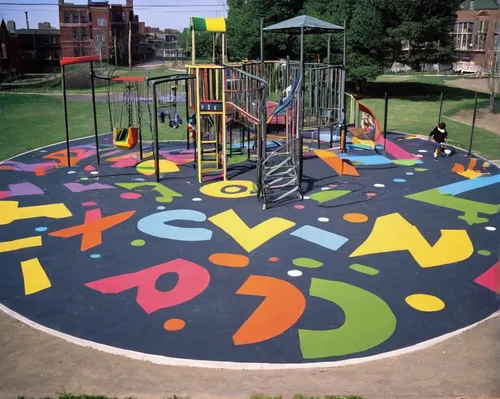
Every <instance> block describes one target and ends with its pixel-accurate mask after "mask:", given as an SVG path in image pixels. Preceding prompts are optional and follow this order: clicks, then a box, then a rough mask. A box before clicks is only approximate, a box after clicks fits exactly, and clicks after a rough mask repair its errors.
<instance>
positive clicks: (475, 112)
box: [467, 91, 478, 157]
mask: <svg viewBox="0 0 500 399" xmlns="http://www.w3.org/2000/svg"><path fill="white" fill-rule="evenodd" d="M477 97H478V96H477V91H476V94H475V96H474V113H473V114H472V126H471V130H470V142H469V151H468V152H467V156H468V157H472V141H473V140H474V128H475V127H476V114H477Z"/></svg>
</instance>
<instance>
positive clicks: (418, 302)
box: [405, 294, 444, 312]
mask: <svg viewBox="0 0 500 399" xmlns="http://www.w3.org/2000/svg"><path fill="white" fill-rule="evenodd" d="M405 301H406V303H407V304H408V305H410V306H411V307H412V308H413V309H416V310H420V311H421V312H438V311H440V310H442V309H444V302H443V301H442V300H441V299H439V298H438V297H436V296H434V295H427V294H413V295H409V296H407V297H406V298H405Z"/></svg>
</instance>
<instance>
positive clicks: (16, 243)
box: [0, 236, 42, 253]
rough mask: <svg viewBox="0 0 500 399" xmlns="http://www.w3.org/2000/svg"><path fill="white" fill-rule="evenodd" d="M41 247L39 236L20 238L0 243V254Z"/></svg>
mask: <svg viewBox="0 0 500 399" xmlns="http://www.w3.org/2000/svg"><path fill="white" fill-rule="evenodd" d="M41 246H42V237H41V236H33V237H26V238H20V239H19V240H12V241H4V242H0V253H1V252H10V251H17V250H19V249H23V248H33V247H41Z"/></svg>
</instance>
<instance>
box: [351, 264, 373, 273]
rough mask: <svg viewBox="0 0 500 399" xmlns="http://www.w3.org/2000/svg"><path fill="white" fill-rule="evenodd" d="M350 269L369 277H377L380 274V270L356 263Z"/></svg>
mask: <svg viewBox="0 0 500 399" xmlns="http://www.w3.org/2000/svg"><path fill="white" fill-rule="evenodd" d="M349 269H351V270H354V271H356V272H359V273H363V274H368V275H369V276H376V275H377V274H379V270H377V269H375V268H373V267H370V266H365V265H360V264H359V263H354V264H352V265H351V266H349Z"/></svg>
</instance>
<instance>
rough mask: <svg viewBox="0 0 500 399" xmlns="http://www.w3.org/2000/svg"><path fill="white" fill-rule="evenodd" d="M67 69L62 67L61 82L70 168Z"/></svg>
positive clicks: (69, 165)
mask: <svg viewBox="0 0 500 399" xmlns="http://www.w3.org/2000/svg"><path fill="white" fill-rule="evenodd" d="M65 70H66V67H65V66H64V65H62V66H61V82H62V92H63V112H64V132H65V133H66V155H67V157H68V167H69V168H70V167H71V157H70V156H69V128H68V101H67V98H66V73H65Z"/></svg>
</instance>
